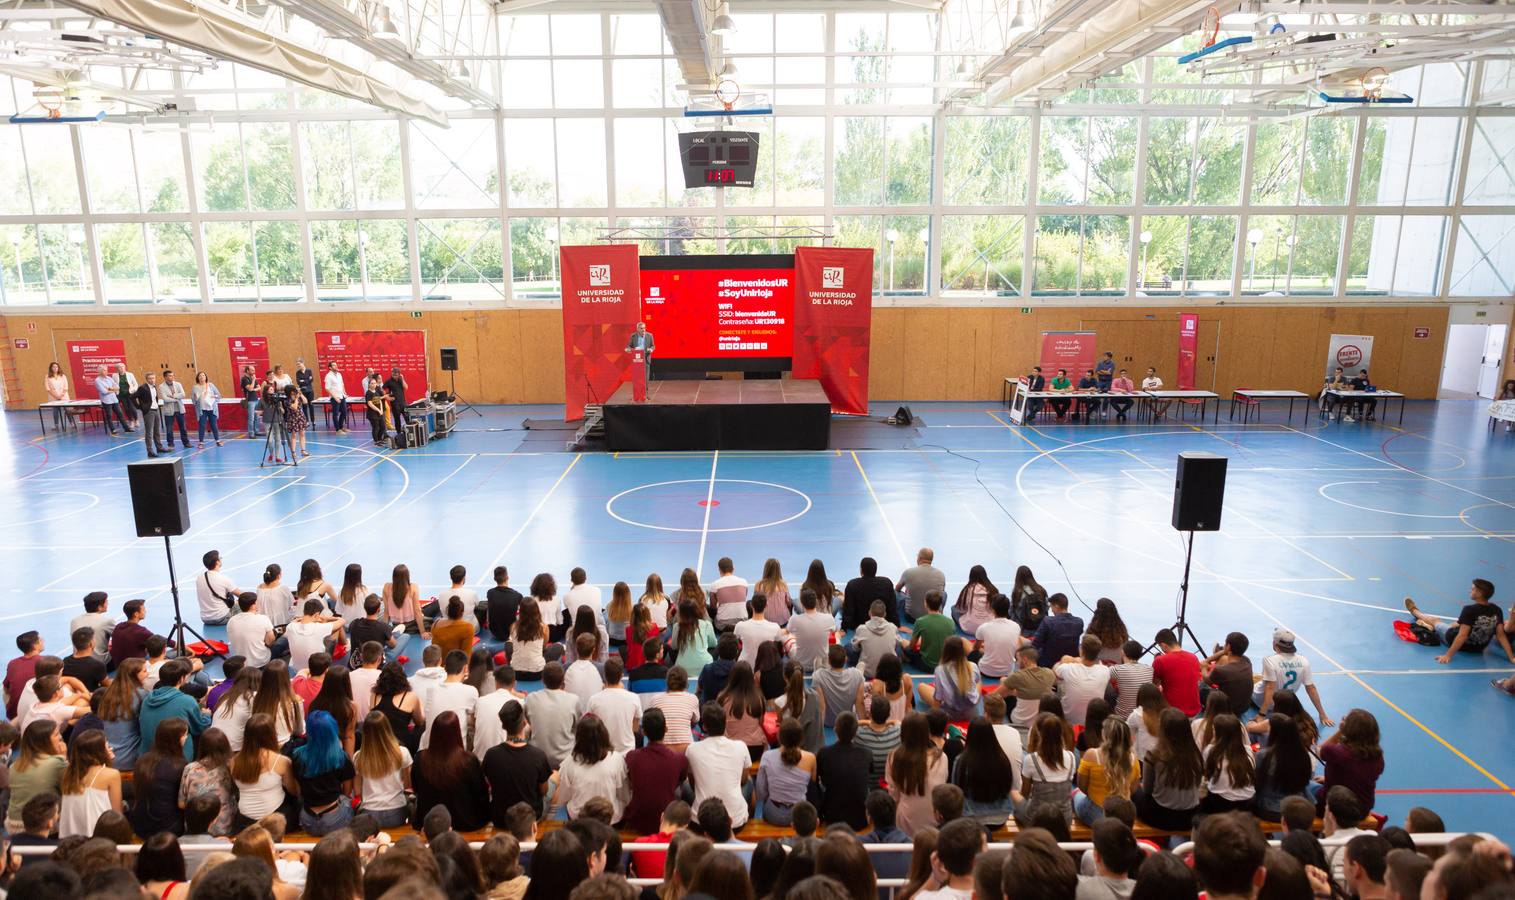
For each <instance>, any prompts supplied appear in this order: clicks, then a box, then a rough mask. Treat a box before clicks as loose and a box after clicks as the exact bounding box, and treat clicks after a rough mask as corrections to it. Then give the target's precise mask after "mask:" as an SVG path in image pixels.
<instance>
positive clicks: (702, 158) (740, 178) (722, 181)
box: [679, 131, 758, 188]
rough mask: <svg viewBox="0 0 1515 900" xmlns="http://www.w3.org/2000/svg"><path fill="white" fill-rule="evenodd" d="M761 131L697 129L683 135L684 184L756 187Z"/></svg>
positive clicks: (681, 147) (680, 150)
mask: <svg viewBox="0 0 1515 900" xmlns="http://www.w3.org/2000/svg"><path fill="white" fill-rule="evenodd" d="M757 155H758V134H757V133H756V132H751V131H694V132H689V133H687V134H680V135H679V159H680V162H682V163H683V168H684V187H686V188H697V187H752V181H753V178H754V177H755V176H756V175H757Z"/></svg>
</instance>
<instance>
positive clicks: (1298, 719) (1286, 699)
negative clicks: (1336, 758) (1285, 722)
mask: <svg viewBox="0 0 1515 900" xmlns="http://www.w3.org/2000/svg"><path fill="white" fill-rule="evenodd" d="M1272 713H1279V714H1281V715H1284V716H1288V717H1289V718H1290V719H1292V720H1293V721H1294V727H1295V729H1296V730H1297V731H1298V732H1299V737H1300V740H1302V741H1304V742H1305V746H1306V747H1308V748H1309V749H1310V752H1312V753H1314V752H1315V751H1316V746H1317V745H1318V744H1319V743H1320V726H1319V725H1317V724H1315V719H1314V718H1313V717H1312V716H1311V715H1310V714H1309V712H1307V711H1306V710H1305V705H1304V704H1303V703H1301V702H1300V701H1299V694H1297V693H1295V692H1294V691H1279V692H1278V693H1276V694H1274V695H1273V709H1272V711H1271V712H1270V713H1269V714H1268V715H1266V716H1258V717H1257V718H1255V719H1253V720H1252V721H1250V722H1248V723H1247V731H1248V733H1250V734H1263V735H1265V734H1267V733H1268V726H1269V723H1271V722H1272V721H1273V715H1272Z"/></svg>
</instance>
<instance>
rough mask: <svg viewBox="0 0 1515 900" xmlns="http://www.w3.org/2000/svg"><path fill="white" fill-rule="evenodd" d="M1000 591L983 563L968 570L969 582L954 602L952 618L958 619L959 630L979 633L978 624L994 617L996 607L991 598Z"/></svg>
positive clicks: (966, 632)
mask: <svg viewBox="0 0 1515 900" xmlns="http://www.w3.org/2000/svg"><path fill="white" fill-rule="evenodd" d="M998 593H999V588H996V587H995V586H994V582H992V581H990V580H989V572H988V571H987V570H986V569H985V568H984V567H983V566H981V565H975V566H974V567H973V568H971V569H969V570H968V582H967V583H966V584H964V585H963V588H962V590H960V591H958V593H957V602H956V603H953V604H952V618H953V619H956V620H957V627H958V630H959V631H961V632H963V633H964V634H970V635H972V634H977V633H978V626H980V625H982V624H984V623H985V622H989V621H992V620H993V619H994V608H993V607H992V606H991V605H990V603H989V598H990V597H993V596H994V595H995V594H998Z"/></svg>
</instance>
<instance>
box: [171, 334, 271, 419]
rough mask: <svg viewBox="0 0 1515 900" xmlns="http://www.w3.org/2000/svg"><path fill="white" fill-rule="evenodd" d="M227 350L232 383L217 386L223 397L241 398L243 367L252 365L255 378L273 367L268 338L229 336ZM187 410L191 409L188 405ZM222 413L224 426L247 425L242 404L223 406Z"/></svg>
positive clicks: (260, 376)
mask: <svg viewBox="0 0 1515 900" xmlns="http://www.w3.org/2000/svg"><path fill="white" fill-rule="evenodd" d="M226 352H227V353H228V355H230V357H231V383H230V384H224V385H217V387H219V388H220V389H221V396H222V397H223V398H226V399H231V398H233V397H234V398H236V399H238V400H240V399H242V367H243V366H252V367H253V377H255V378H262V377H263V373H264V372H267V371H268V370H269V369H270V368H272V366H271V365H269V361H268V338H266V337H229V338H227V339H226ZM186 390H187V388H186ZM186 411H189V410H188V409H187V407H186ZM220 415H221V422H220V424H221V427H222V428H242V427H244V426H246V425H247V416H246V410H245V409H243V407H242V405H241V404H238V405H237V406H232V405H230V404H227V405H225V406H222V407H221V413H220Z"/></svg>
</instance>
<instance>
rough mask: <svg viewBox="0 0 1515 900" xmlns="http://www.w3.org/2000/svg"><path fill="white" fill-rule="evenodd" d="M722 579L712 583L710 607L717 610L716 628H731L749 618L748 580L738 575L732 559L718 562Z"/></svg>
mask: <svg viewBox="0 0 1515 900" xmlns="http://www.w3.org/2000/svg"><path fill="white" fill-rule="evenodd" d="M715 567H716V569H717V570H718V571H719V572H720V573H721V577H719V578H717V579H716V580H715V581H712V582H711V583H710V605H711V606H712V607H713V608H714V609H715V616H714V619H715V627H716V628H720V629H726V628H730V627H731V626H733V625H735V624H736V623H738V622H740V621H742V620H743V619H745V618H747V589H748V585H747V579H745V578H742V577H741V576H739V575H736V574H735V572H736V564H735V563H733V562H732V561H731V557H729V556H723V557H721V558H720V559H719V560H717V561H716V564H715Z"/></svg>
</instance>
